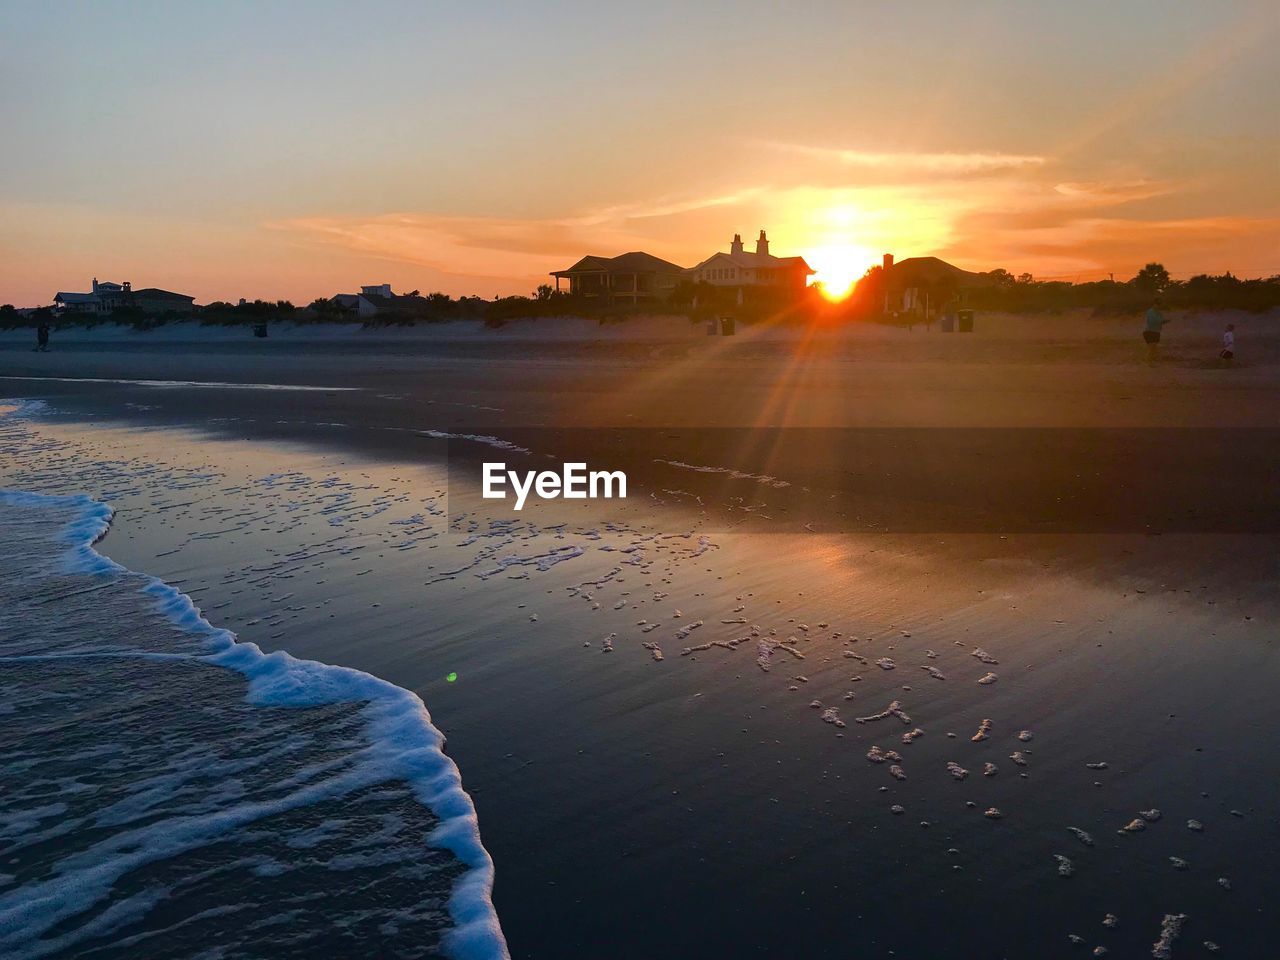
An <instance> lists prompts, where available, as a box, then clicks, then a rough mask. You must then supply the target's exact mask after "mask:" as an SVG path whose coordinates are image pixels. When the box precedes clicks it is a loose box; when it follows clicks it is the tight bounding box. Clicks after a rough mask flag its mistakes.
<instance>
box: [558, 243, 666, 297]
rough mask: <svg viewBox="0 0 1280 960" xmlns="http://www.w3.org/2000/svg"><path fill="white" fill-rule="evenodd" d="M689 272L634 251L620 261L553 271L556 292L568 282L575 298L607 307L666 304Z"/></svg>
mask: <svg viewBox="0 0 1280 960" xmlns="http://www.w3.org/2000/svg"><path fill="white" fill-rule="evenodd" d="M685 273H686V271H685V268H684V267H681V266H679V265H677V264H674V263H672V262H671V261H669V260H663V259H662V258H661V257H655V256H653V254H650V253H642V252H640V251H634V252H632V253H624V254H622V255H621V256H617V257H596V256H587V257H583V258H582V259H581V260H579V261H578V262H577V263H575V264H574V265H573V266H571V267H568V268H567V269H564V270H553V271H552V272H551V276H553V277H555V278H556V290H557V291H558V292H565V291H564V290H563V289H562V287H561V286H560V282H561V281H562V280H564V281H567V282H568V287H569V289H568V291H567V292H568V293H569V294H570V295H571V296H576V297H586V298H589V299H593V300H598V301H601V302H605V303H629V304H635V303H643V302H645V301H656V300H665V299H666V298H667V297H668V296H670V295H671V292H672V291H673V290H675V288H676V287H677V286H679V284H680V282H681V281H682V280H684V279H685Z"/></svg>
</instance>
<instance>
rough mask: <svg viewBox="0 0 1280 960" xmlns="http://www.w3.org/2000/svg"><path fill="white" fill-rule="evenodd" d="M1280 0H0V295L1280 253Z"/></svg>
mask: <svg viewBox="0 0 1280 960" xmlns="http://www.w3.org/2000/svg"><path fill="white" fill-rule="evenodd" d="M1278 49H1280V4H1277V3H1275V2H1274V0H1265V2H1253V0H1247V2H1246V0H1240V2H1232V0H1217V2H1214V3H1206V2H1202V0H1107V2H1099V0H1072V2H1065V0H1063V2H1056V0H1055V2H1050V0H1042V2H1033V0H1018V2H983V0H973V2H969V3H957V2H952V0H936V2H931V0H915V2H912V3H889V2H886V0H878V2H875V3H863V2H849V0H845V2H831V3H823V2H809V3H798V2H792V3H777V2H774V3H753V2H746V0H740V2H734V3H714V2H692V0H686V2H684V3H665V2H660V0H649V2H645V3H630V4H626V5H621V4H606V3H600V2H598V0H595V2H591V3H577V2H541V3H538V2H527V3H519V4H515V3H509V4H496V3H486V2H480V0H472V2H425V0H417V2H409V0H403V2H396V0H363V2H360V3H350V2H348V3H332V2H325V0H308V2H305V3H302V2H299V3H295V2H284V0H252V2H245V0H220V2H218V3H208V2H182V0H169V2H150V3H144V2H113V0H98V2H95V3H82V2H61V0H41V2H38V3H37V2H30V0H0V91H2V92H0V303H7V302H12V303H15V304H17V305H19V306H33V305H37V304H44V303H48V302H50V300H51V299H52V297H53V294H54V293H55V292H56V291H59V290H67V291H82V290H86V289H88V288H89V284H90V282H91V280H92V279H93V278H94V277H95V276H96V277H98V278H99V279H101V280H113V281H116V282H123V281H125V280H129V281H131V282H132V283H133V284H134V286H135V287H136V288H141V287H144V286H157V287H161V288H164V289H168V290H175V291H178V292H182V293H187V294H191V295H194V296H195V297H196V300H197V302H201V303H203V302H208V301H210V300H215V299H223V300H235V299H237V298H239V297H248V298H250V299H253V298H257V297H261V298H264V299H282V298H284V299H290V300H293V301H294V302H295V303H309V302H310V301H311V300H312V299H314V298H315V297H319V296H330V295H332V294H334V293H341V292H349V291H351V290H354V289H356V288H358V287H359V286H360V285H362V284H374V283H383V282H390V283H391V284H392V285H393V287H394V288H395V289H396V290H397V291H400V292H403V291H409V290H413V289H418V290H421V291H422V292H423V293H426V292H428V291H434V290H441V291H444V292H446V293H449V294H452V295H455V296H457V295H462V294H477V295H480V296H485V297H492V296H494V295H508V294H528V293H530V292H531V291H532V290H533V289H534V287H535V286H536V285H537V284H539V283H543V282H547V280H548V276H547V275H548V272H549V271H551V270H556V269H563V268H565V267H568V266H570V265H571V264H572V263H573V262H574V261H576V260H577V259H579V258H580V257H581V256H583V255H586V254H595V255H599V256H613V255H616V254H619V253H624V252H627V251H630V250H645V251H648V252H649V253H652V254H655V255H657V256H660V257H664V258H666V259H669V260H672V261H674V262H676V263H679V264H681V265H682V266H692V265H694V264H696V263H698V262H699V261H701V260H703V259H705V258H706V257H709V256H710V255H711V254H712V253H714V252H716V251H717V250H723V249H727V248H728V244H729V241H730V239H731V237H732V236H733V234H734V233H741V234H742V235H743V236H744V238H745V239H746V240H747V242H748V246H749V247H750V243H751V241H752V240H753V239H754V237H755V236H756V234H757V233H758V232H759V230H760V229H761V228H765V229H767V230H768V233H769V238H770V240H771V251H772V252H773V253H775V254H779V255H796V254H798V255H802V256H805V257H806V258H807V259H808V260H809V262H810V264H811V265H812V266H814V267H815V268H816V269H817V270H818V276H819V277H820V278H822V279H824V280H827V281H828V282H829V283H832V284H838V283H842V282H846V281H847V280H848V279H849V278H852V277H856V276H858V275H861V273H862V272H863V271H864V270H865V269H866V268H867V267H868V266H870V265H871V264H872V263H874V262H878V261H879V259H880V257H881V255H882V254H883V253H886V252H891V253H894V254H895V255H896V256H897V257H898V258H899V259H901V258H903V257H907V256H920V255H936V256H941V257H943V258H944V259H947V260H949V261H951V262H953V263H955V264H957V265H959V266H962V267H965V268H968V269H977V270H989V269H993V268H995V267H1003V268H1005V269H1008V270H1011V271H1012V272H1014V273H1023V272H1030V273H1032V274H1033V275H1035V276H1037V277H1041V278H1062V279H1079V280H1091V279H1099V278H1102V277H1105V276H1107V275H1108V274H1109V273H1114V274H1115V276H1116V277H1117V278H1118V279H1120V278H1127V277H1129V276H1132V275H1133V273H1135V272H1136V271H1137V269H1138V268H1139V267H1141V266H1142V265H1143V264H1144V263H1146V262H1148V261H1150V260H1158V261H1161V262H1163V263H1164V264H1165V265H1166V266H1167V267H1168V268H1169V270H1170V271H1171V272H1172V273H1173V274H1174V275H1175V276H1189V275H1191V274H1194V273H1201V272H1222V271H1226V270H1231V271H1232V272H1234V273H1236V274H1237V275H1239V276H1267V275H1273V274H1280V54H1278V53H1277V50H1278Z"/></svg>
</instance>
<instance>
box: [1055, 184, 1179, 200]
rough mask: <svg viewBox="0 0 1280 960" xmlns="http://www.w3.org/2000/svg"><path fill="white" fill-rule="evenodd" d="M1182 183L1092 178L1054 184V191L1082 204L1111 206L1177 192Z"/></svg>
mask: <svg viewBox="0 0 1280 960" xmlns="http://www.w3.org/2000/svg"><path fill="white" fill-rule="evenodd" d="M1180 187H1181V184H1179V183H1176V182H1174V181H1171V180H1119V181H1109V180H1090V181H1084V182H1076V183H1059V184H1055V185H1054V188H1053V189H1054V192H1055V193H1057V194H1059V195H1060V196H1062V197H1065V198H1066V199H1067V200H1070V201H1073V202H1076V203H1081V204H1097V205H1102V206H1111V205H1114V204H1121V203H1132V202H1134V201H1137V200H1150V199H1151V198H1153V197H1164V196H1168V195H1169V194H1171V193H1174V192H1176V191H1177V190H1178V189H1179V188H1180Z"/></svg>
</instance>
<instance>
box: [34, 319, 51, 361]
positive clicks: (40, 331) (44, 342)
mask: <svg viewBox="0 0 1280 960" xmlns="http://www.w3.org/2000/svg"><path fill="white" fill-rule="evenodd" d="M36 350H38V351H39V352H40V353H47V352H48V351H49V321H48V320H41V321H40V325H39V326H37V327H36Z"/></svg>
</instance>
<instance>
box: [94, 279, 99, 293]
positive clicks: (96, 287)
mask: <svg viewBox="0 0 1280 960" xmlns="http://www.w3.org/2000/svg"><path fill="white" fill-rule="evenodd" d="M93 292H94V293H97V292H98V278H97V277H94V278H93Z"/></svg>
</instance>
